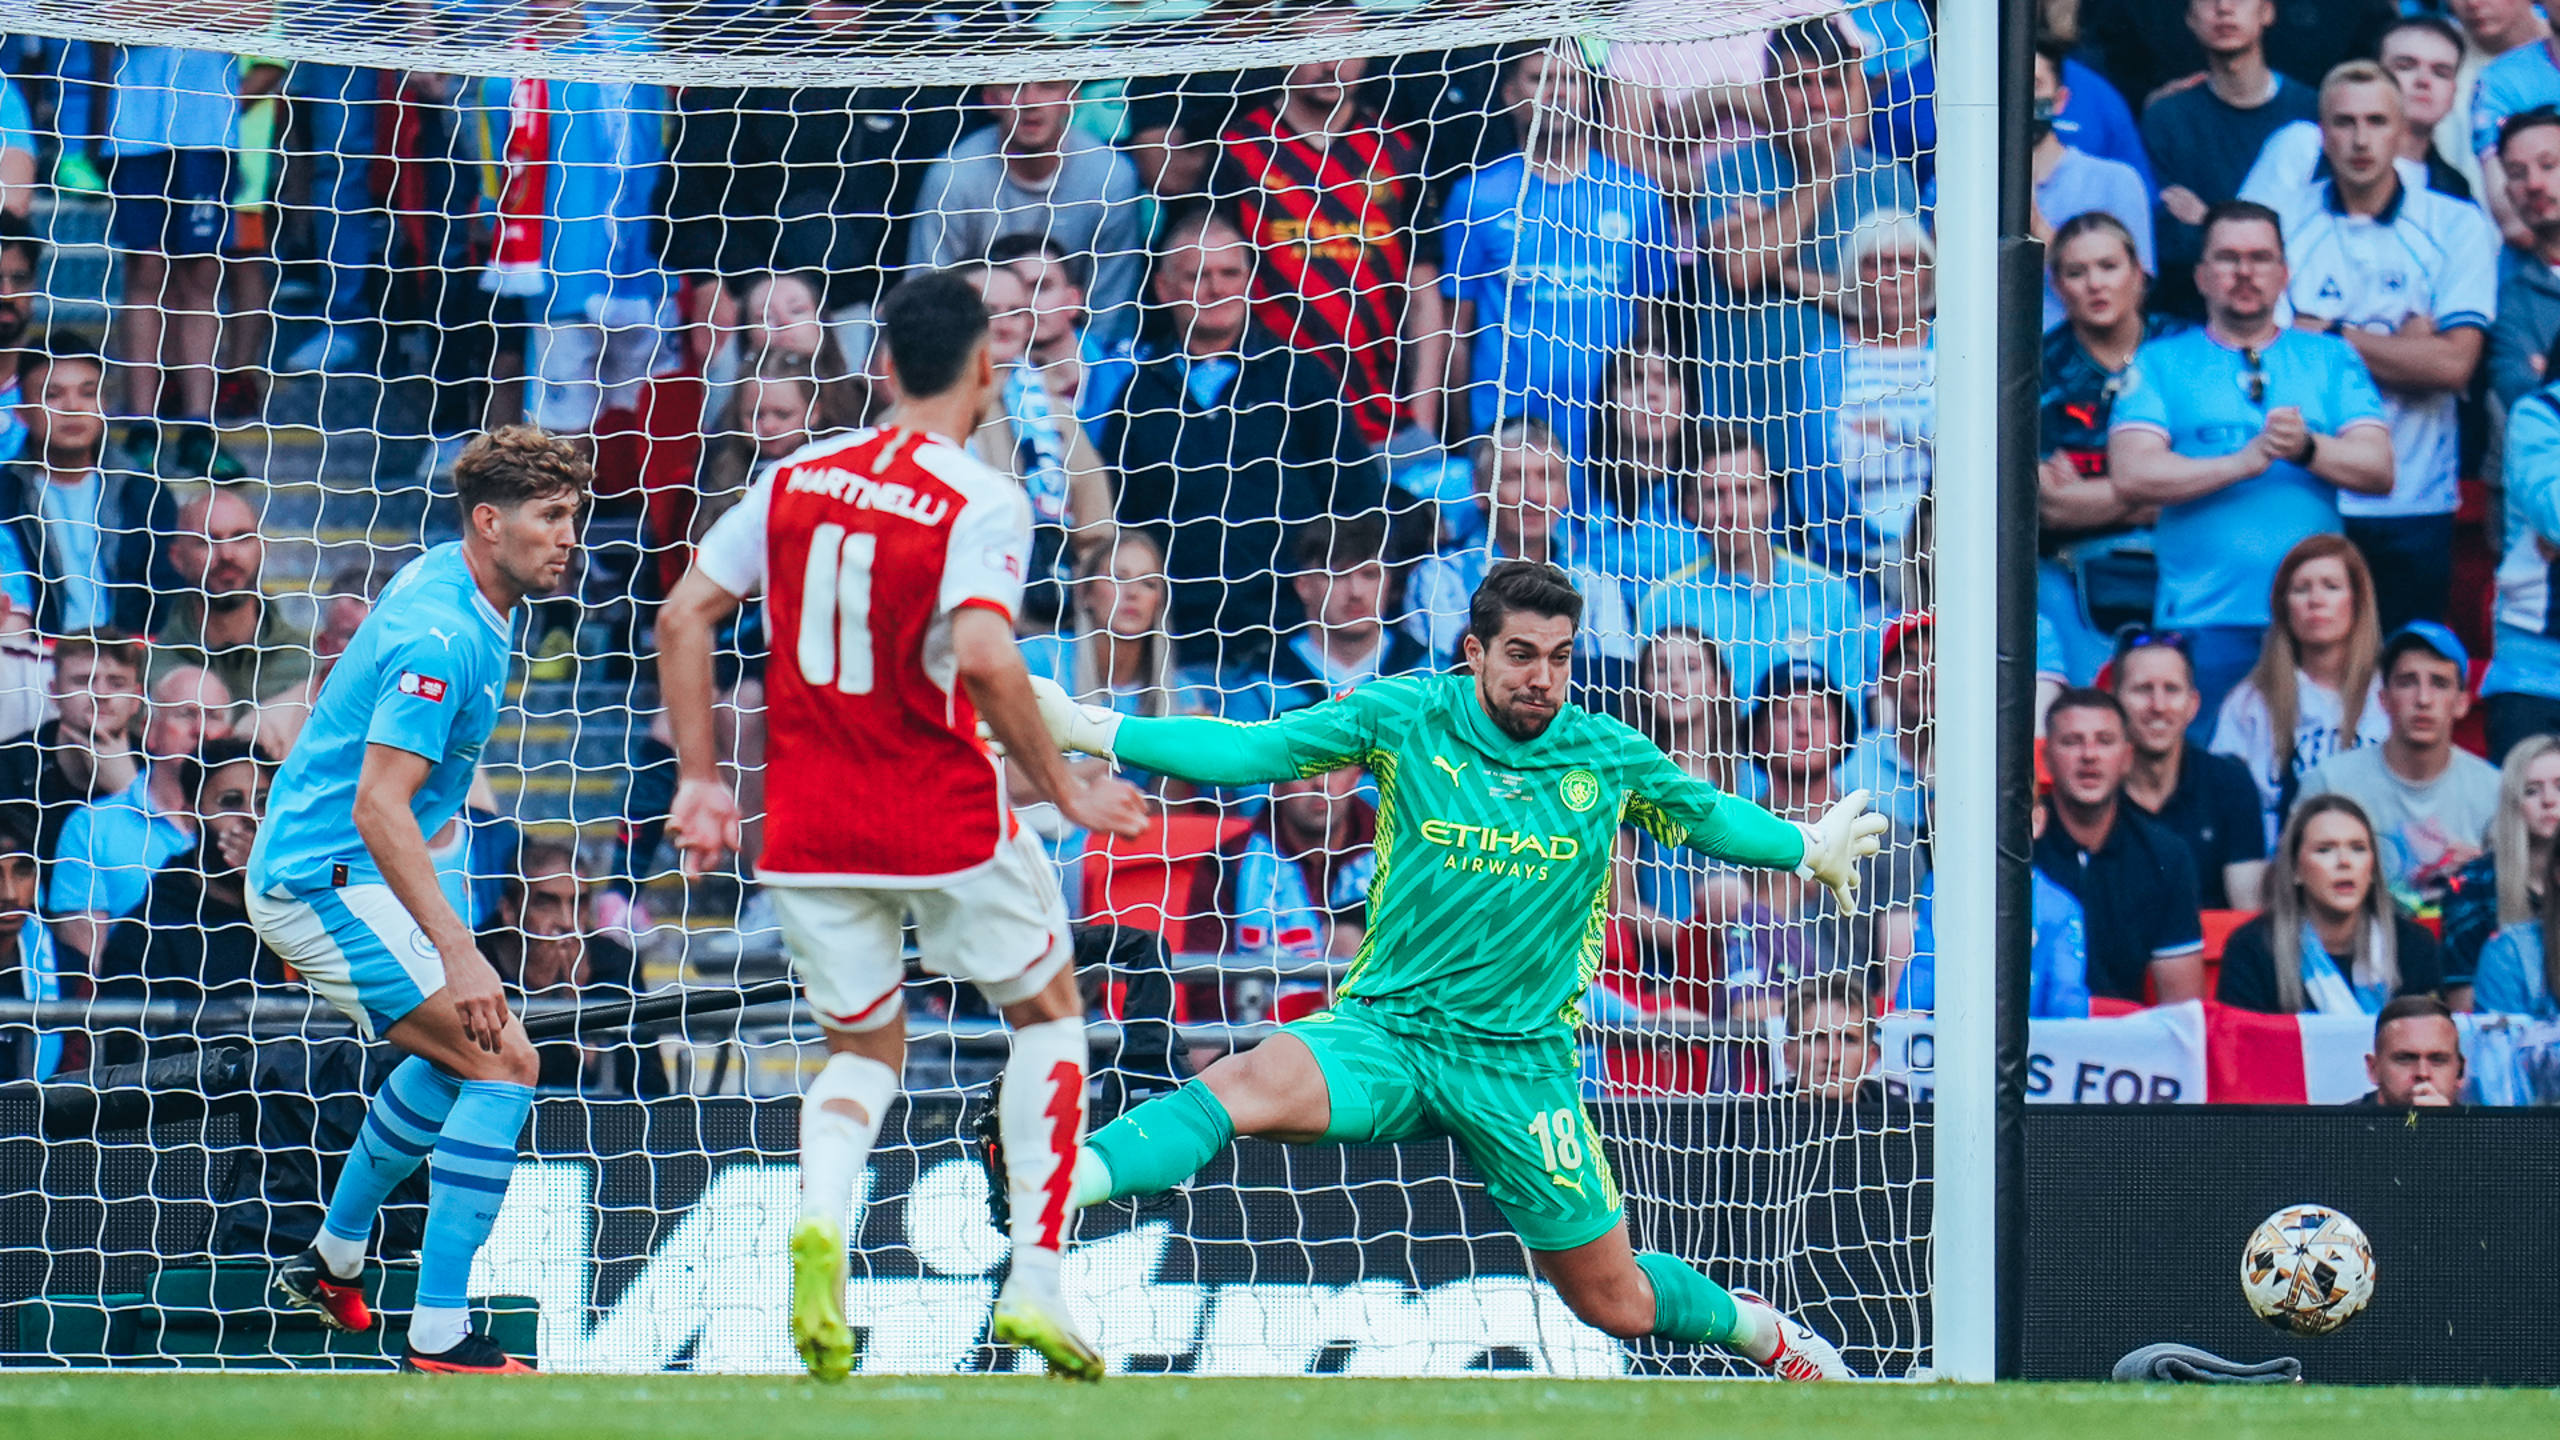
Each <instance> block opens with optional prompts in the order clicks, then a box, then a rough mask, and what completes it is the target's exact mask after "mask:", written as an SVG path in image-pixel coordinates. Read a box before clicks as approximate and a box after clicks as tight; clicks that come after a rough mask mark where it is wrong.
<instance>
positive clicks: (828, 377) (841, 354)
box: [702, 271, 870, 444]
mask: <svg viewBox="0 0 2560 1440" xmlns="http://www.w3.org/2000/svg"><path fill="white" fill-rule="evenodd" d="M823 283H824V280H823V277H821V276H819V275H817V274H816V273H814V272H810V271H791V272H788V273H785V274H780V275H758V276H756V277H754V278H753V279H751V280H749V281H748V282H747V285H746V289H745V290H744V291H743V292H741V293H740V295H739V296H738V312H737V317H736V318H737V320H738V321H739V322H740V323H739V325H738V328H736V329H735V330H732V331H730V332H729V334H728V337H727V339H726V340H724V341H723V342H722V343H721V344H720V345H719V346H717V347H716V348H715V349H713V351H712V352H711V358H710V360H709V361H708V362H707V363H706V364H705V365H704V367H703V376H702V378H703V389H702V424H703V428H704V429H705V430H706V431H708V432H709V433H710V435H711V436H712V438H713V441H714V443H715V444H716V443H717V442H718V441H719V440H721V439H724V438H726V437H728V436H731V435H735V434H738V433H741V432H740V431H738V430H737V429H735V428H733V427H732V426H730V425H729V424H727V423H725V422H726V417H729V416H733V415H736V414H737V413H738V412H737V411H736V410H735V408H734V407H735V406H736V404H737V396H738V392H739V391H740V390H742V389H744V388H746V386H747V384H748V382H749V381H750V380H751V379H752V378H753V377H754V376H755V375H756V373H757V372H758V371H760V370H761V369H763V368H764V365H765V362H767V361H768V360H773V359H777V358H788V359H793V360H798V361H800V362H801V363H802V365H803V366H804V367H805V368H806V369H807V370H808V372H809V375H810V377H811V379H812V380H813V381H814V382H815V383H816V384H817V386H818V405H817V414H818V415H819V417H820V420H819V426H820V428H821V429H826V430H844V429H851V428H852V427H853V426H855V425H858V424H861V423H862V421H863V419H864V412H865V411H866V410H868V409H869V408H870V396H869V394H868V393H867V392H868V390H869V388H870V386H869V382H867V381H866V380H864V379H863V378H862V377H861V376H860V375H858V374H857V373H856V371H857V369H858V368H859V367H857V366H855V365H854V363H853V362H852V361H851V360H849V359H847V358H846V356H845V351H844V344H843V341H842V340H841V339H839V338H838V336H837V333H836V329H835V327H833V326H831V325H829V324H828V323H827V321H826V317H825V316H824V315H823V314H821V313H820V311H819V308H818V307H819V303H820V299H821V296H820V290H819V287H820V286H821V285H822V284H823ZM748 413H752V412H748Z"/></svg>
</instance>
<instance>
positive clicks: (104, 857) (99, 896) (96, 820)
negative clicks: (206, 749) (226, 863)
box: [44, 667, 231, 973]
mask: <svg viewBox="0 0 2560 1440" xmlns="http://www.w3.org/2000/svg"><path fill="white" fill-rule="evenodd" d="M230 709H231V695H230V692H228V691H226V690H224V689H223V688H222V682H221V681H220V680H219V679H217V678H215V677H214V676H213V675H212V674H210V673H209V672H207V671H203V670H198V669H195V668H192V667H187V668H181V669H176V670H171V671H170V672H169V673H168V674H166V675H164V676H162V677H161V678H160V681H159V683H158V684H156V685H153V686H152V687H151V691H150V697H149V705H148V710H147V718H146V720H145V721H144V724H143V727H142V760H143V768H142V774H141V776H140V777H139V778H138V779H136V780H135V781H134V782H133V783H131V784H129V785H127V786H125V787H124V788H123V789H122V790H118V791H113V792H109V793H106V794H102V795H100V796H98V798H96V799H94V800H91V801H90V802H89V803H88V804H86V805H83V806H81V807H80V808H78V809H76V810H74V811H72V812H71V813H70V815H69V816H68V817H66V818H65V819H64V820H63V822H62V834H61V836H60V838H59V839H57V840H56V841H55V842H54V850H53V868H52V873H51V874H50V875H48V876H47V877H46V881H45V895H44V899H45V913H46V914H47V915H49V916H51V917H52V918H53V925H54V938H55V940H56V941H57V942H59V943H60V944H61V945H62V947H63V948H64V949H65V950H67V951H68V952H70V953H71V954H74V955H78V956H79V957H81V959H82V961H83V962H84V963H85V964H87V965H88V967H89V968H90V970H91V971H92V973H94V972H95V971H96V968H97V964H98V961H99V960H100V958H101V956H102V951H101V949H100V947H101V946H102V945H103V944H104V943H105V927H106V925H107V922H109V921H111V920H114V919H116V918H118V917H120V916H125V915H130V914H132V913H134V912H135V911H136V910H138V909H140V908H141V906H142V901H143V897H144V895H145V893H146V892H147V891H148V890H149V889H150V886H151V873H152V872H153V871H155V870H157V869H159V868H160V867H161V866H163V865H166V864H168V863H169V861H170V860H171V859H173V858H175V857H176V856H177V855H179V854H180V853H182V852H184V851H185V850H187V849H188V848H189V847H191V846H193V845H194V844H195V843H196V840H197V828H196V821H195V812H194V809H193V804H192V796H191V795H190V794H189V780H190V779H191V778H193V777H191V775H190V773H189V769H188V767H189V766H190V765H191V764H193V763H194V757H195V754H196V752H197V751H198V750H200V749H202V748H203V746H204V744H205V742H206V741H208V740H222V739H227V738H228V737H229V736H230V734H231V722H230V719H229V712H230Z"/></svg>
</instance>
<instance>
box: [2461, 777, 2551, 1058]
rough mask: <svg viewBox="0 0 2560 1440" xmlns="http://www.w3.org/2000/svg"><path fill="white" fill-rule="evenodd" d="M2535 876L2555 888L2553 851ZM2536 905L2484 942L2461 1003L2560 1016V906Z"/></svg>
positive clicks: (2489, 1010) (2491, 1010)
mask: <svg viewBox="0 0 2560 1440" xmlns="http://www.w3.org/2000/svg"><path fill="white" fill-rule="evenodd" d="M2519 749H2521V747H2519ZM2545 848H2546V849H2549V848H2551V847H2549V846H2548V845H2546V847H2545ZM2534 879H2535V880H2537V881H2539V882H2540V891H2541V892H2542V893H2544V894H2547V893H2548V892H2549V890H2550V888H2551V861H2550V859H2549V858H2548V857H2547V856H2546V857H2544V858H2543V861H2542V866H2541V870H2540V873H2538V874H2536V875H2535V876H2534ZM2538 898H2539V896H2537V899H2538ZM2536 908H2538V909H2539V910H2540V912H2541V913H2540V914H2539V915H2533V916H2527V917H2525V918H2522V919H2518V920H2514V921H2510V922H2508V923H2506V924H2504V925H2502V926H2500V927H2499V929H2498V931H2497V933H2496V934H2494V935H2492V936H2490V937H2489V940H2488V943H2487V944H2485V945H2482V946H2481V947H2480V952H2479V953H2480V965H2479V969H2478V972H2477V978H2476V980H2475V982H2474V984H2473V985H2472V987H2471V992H2470V995H2469V997H2468V1003H2465V1004H2463V1005H2462V1006H2461V1008H2463V1009H2472V1010H2479V1011H2481V1012H2483V1013H2485V1014H2491V1015H2525V1016H2530V1017H2532V1018H2533V1019H2536V1020H2560V1001H2555V1000H2554V999H2553V997H2554V996H2560V937H2555V936H2554V935H2553V933H2552V932H2553V930H2554V929H2555V928H2560V923H2556V922H2555V921H2554V920H2553V919H2552V916H2553V915H2554V914H2555V913H2560V906H2552V905H2538V906H2537V907H2536ZM2456 998H2457V1000H2460V999H2461V998H2462V997H2459V996H2457V997H2456Z"/></svg>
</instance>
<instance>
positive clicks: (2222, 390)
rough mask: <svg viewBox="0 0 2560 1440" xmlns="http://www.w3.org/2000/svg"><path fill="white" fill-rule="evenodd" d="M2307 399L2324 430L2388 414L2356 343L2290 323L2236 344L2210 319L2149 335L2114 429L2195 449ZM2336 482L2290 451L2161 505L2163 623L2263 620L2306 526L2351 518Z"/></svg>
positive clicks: (2226, 440)
mask: <svg viewBox="0 0 2560 1440" xmlns="http://www.w3.org/2000/svg"><path fill="white" fill-rule="evenodd" d="M2286 405H2293V406H2298V407H2300V408H2301V411H2302V421H2303V423H2304V424H2305V425H2307V426H2309V427H2310V428H2311V431H2312V433H2314V434H2316V435H2335V434H2338V433H2340V432H2342V431H2345V430H2349V429H2352V428H2355V427H2357V426H2361V425H2375V426H2380V425H2383V424H2384V418H2383V409H2382V396H2381V394H2380V392H2378V391H2376V390H2375V389H2374V387H2373V377H2372V375H2371V374H2369V373H2367V371H2366V370H2365V368H2364V361H2363V360H2362V359H2360V358H2358V357H2357V355H2356V352H2355V349H2354V347H2352V346H2350V345H2349V344H2347V342H2346V341H2344V340H2341V339H2339V338H2337V337H2336V336H2334V335H2315V334H2313V333H2311V332H2310V331H2307V330H2294V329H2286V330H2281V331H2279V332H2277V334H2276V338H2275V339H2274V340H2273V341H2271V342H2269V344H2268V345H2267V347H2266V348H2265V349H2264V350H2260V351H2256V352H2246V351H2241V350H2235V349H2233V348H2231V347H2230V346H2228V345H2225V344H2223V343H2222V342H2221V341H2220V340H2217V339H2215V338H2214V337H2213V332H2212V331H2211V330H2209V329H2207V328H2205V327H2203V326H2198V327H2197V328H2195V329H2193V330H2187V331H2182V332H2180V333H2179V334H2176V335H2170V336H2165V337H2163V338H2161V339H2158V340H2150V341H2146V342H2144V344H2143V346H2142V348H2141V349H2140V350H2137V351H2135V352H2134V357H2133V363H2132V364H2131V365H2129V366H2127V367H2126V368H2125V372H2124V384H2123V389H2122V390H2121V391H2120V392H2119V393H2118V395H2117V396H2116V406H2115V414H2114V421H2113V424H2112V426H2111V428H2110V429H2109V431H2108V433H2109V434H2111V435H2118V434H2122V433H2124V432H2125V431H2127V430H2148V431H2151V432H2152V433H2154V434H2157V435H2161V436H2164V437H2166V438H2167V440H2168V441H2169V448H2170V450H2172V451H2173V452H2175V453H2177V454H2179V455H2183V456H2186V457H2188V458H2190V459H2213V458H2216V457H2219V456H2223V455H2229V454H2231V453H2232V452H2234V451H2236V450H2238V449H2240V448H2241V447H2242V446H2244V445H2247V444H2248V443H2249V442H2250V441H2251V440H2253V439H2255V438H2257V434H2258V432H2259V431H2260V430H2262V429H2264V428H2265V427H2266V423H2267V412H2268V411H2270V410H2273V409H2276V408H2278V407H2281V406H2286ZM2343 528H2344V526H2343V525H2342V524H2341V522H2340V520H2339V518H2338V491H2337V487H2335V486H2333V485H2331V484H2330V483H2329V482H2328V481H2326V480H2323V479H2321V478H2319V477H2318V476H2316V475H2313V474H2312V473H2311V472H2310V471H2308V470H2305V469H2303V468H2302V467H2301V466H2299V465H2296V464H2294V463H2292V462H2291V461H2289V460H2278V461H2276V462H2275V463H2274V464H2272V465H2269V466H2268V467H2267V468H2266V470H2265V471H2264V472H2263V473H2261V474H2259V475H2256V476H2253V477H2251V478H2250V479H2247V480H2243V481H2240V482H2239V483H2237V484H2234V485H2226V486H2224V487H2223V488H2221V489H2219V490H2216V491H2214V492H2213V493H2212V494H2210V495H2205V496H2200V497H2198V498H2197V499H2194V500H2189V501H2187V502H2185V503H2184V504H2180V505H2169V506H2164V507H2162V509H2161V511H2160V523H2159V525H2158V527H2157V528H2155V529H2154V530H2153V532H2152V535H2153V548H2154V549H2156V550H2157V551H2158V552H2159V556H2160V601H2159V623H2160V624H2162V625H2167V626H2175V627H2179V628H2188V627H2193V626H2197V625H2264V624H2266V623H2267V587H2268V586H2270V585H2272V584H2273V583H2275V575H2276V566H2277V565H2279V564H2281V563H2282V562H2283V560H2284V557H2285V553H2286V552H2287V551H2289V550H2291V549H2293V547H2294V546H2295V545H2296V544H2298V543H2300V542H2301V540H2302V539H2303V537H2305V536H2307V535H2317V534H2322V533H2327V532H2335V531H2337V530H2340V529H2343Z"/></svg>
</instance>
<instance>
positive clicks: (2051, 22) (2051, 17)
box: [2036, 0, 2154, 194]
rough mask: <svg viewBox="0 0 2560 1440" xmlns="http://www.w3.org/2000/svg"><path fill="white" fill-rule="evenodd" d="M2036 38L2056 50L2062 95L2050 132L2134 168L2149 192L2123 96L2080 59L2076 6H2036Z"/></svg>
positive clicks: (2052, 0) (2146, 162) (2058, 0)
mask: <svg viewBox="0 0 2560 1440" xmlns="http://www.w3.org/2000/svg"><path fill="white" fill-rule="evenodd" d="M2036 12H2037V13H2036V34H2037V35H2038V37H2039V38H2044V39H2050V40H2052V41H2054V42H2055V43H2057V44H2059V45H2060V46H2061V47H2062V50H2063V56H2062V75H2061V80H2062V90H2061V92H2060V95H2059V97H2058V98H2057V99H2056V101H2055V103H2054V111H2053V128H2054V129H2055V130H2056V131H2058V132H2060V133H2061V135H2062V143H2064V144H2066V145H2068V146H2070V147H2071V148H2072V149H2074V150H2078V151H2080V152H2081V153H2083V154H2087V155H2098V156H2103V157H2104V158H2106V159H2109V160H2114V161H2118V162H2121V163H2123V164H2126V165H2130V166H2132V167H2133V168H2134V172H2135V173H2136V174H2138V175H2140V176H2141V177H2142V188H2143V191H2144V193H2146V194H2148V193H2150V192H2151V191H2152V189H2153V188H2154V187H2153V184H2152V180H2151V152H2150V151H2148V150H2145V149H2143V148H2142V127H2141V126H2139V125H2136V124H2135V123H2134V120H2133V107H2132V106H2130V105H2128V104H2126V103H2125V100H2124V92H2122V91H2121V90H2119V89H2117V88H2116V84H2115V81H2114V80H2112V79H2110V78H2109V77H2108V76H2107V75H2105V74H2103V73H2102V72H2100V71H2099V70H2097V69H2096V68H2094V67H2093V66H2091V65H2090V64H2088V62H2086V61H2084V60H2082V59H2081V58H2080V56H2079V53H2078V52H2079V50H2080V0H2040V3H2038V5H2037V6H2036Z"/></svg>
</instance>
